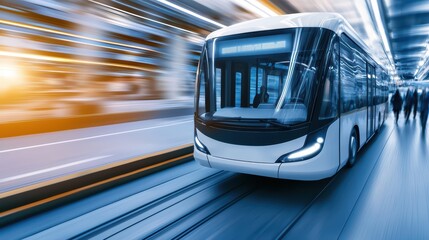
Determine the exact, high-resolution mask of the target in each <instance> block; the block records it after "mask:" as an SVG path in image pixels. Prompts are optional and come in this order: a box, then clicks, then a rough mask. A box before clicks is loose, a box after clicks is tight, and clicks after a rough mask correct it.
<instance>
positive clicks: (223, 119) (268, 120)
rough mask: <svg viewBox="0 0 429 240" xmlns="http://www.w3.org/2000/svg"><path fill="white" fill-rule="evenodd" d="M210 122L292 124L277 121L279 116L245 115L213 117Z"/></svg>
mask: <svg viewBox="0 0 429 240" xmlns="http://www.w3.org/2000/svg"><path fill="white" fill-rule="evenodd" d="M206 122H207V123H208V124H215V123H219V122H223V123H228V122H243V123H252V122H256V123H268V124H270V125H273V126H277V127H281V128H285V129H290V128H291V126H292V125H288V124H284V123H281V122H278V121H277V118H243V117H231V118H229V117H213V118H212V119H209V120H206Z"/></svg>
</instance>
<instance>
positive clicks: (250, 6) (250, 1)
mask: <svg viewBox="0 0 429 240" xmlns="http://www.w3.org/2000/svg"><path fill="white" fill-rule="evenodd" d="M234 2H235V3H236V4H237V5H240V6H241V7H243V8H245V9H247V10H249V11H251V12H253V13H256V14H257V15H259V16H261V17H270V16H278V15H279V14H278V13H277V12H275V11H273V10H271V9H270V8H269V7H267V6H265V5H264V4H262V3H260V2H259V1H258V0H235V1H234Z"/></svg>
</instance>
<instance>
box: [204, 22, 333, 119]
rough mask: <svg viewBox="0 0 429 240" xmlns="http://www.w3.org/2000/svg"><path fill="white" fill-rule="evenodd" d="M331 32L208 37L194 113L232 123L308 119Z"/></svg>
mask: <svg viewBox="0 0 429 240" xmlns="http://www.w3.org/2000/svg"><path fill="white" fill-rule="evenodd" d="M333 35H334V33H333V32H332V31H330V30H326V29H322V28H294V29H286V30H275V31H265V32H257V33H250V34H249V33H248V34H241V35H239V37H237V36H227V37H221V38H215V39H211V40H209V41H207V43H206V45H205V47H204V49H203V53H202V57H201V60H200V64H199V69H198V77H197V91H196V106H197V110H196V111H197V115H198V117H199V118H200V119H202V120H203V121H207V122H211V123H221V124H228V125H235V126H237V125H240V126H246V125H254V126H268V125H272V126H277V127H288V126H292V125H295V124H299V123H303V122H307V121H309V120H310V117H311V111H312V109H313V105H314V101H315V96H316V89H317V88H318V87H319V84H320V82H321V81H320V79H321V78H322V75H323V71H326V69H325V68H326V62H327V61H326V55H327V54H326V53H327V51H328V50H327V49H328V47H329V46H330V44H331V40H332V39H333Z"/></svg>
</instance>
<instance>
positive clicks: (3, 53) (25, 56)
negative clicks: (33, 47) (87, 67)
mask: <svg viewBox="0 0 429 240" xmlns="http://www.w3.org/2000/svg"><path fill="white" fill-rule="evenodd" d="M0 56H4V57H20V58H27V59H36V60H47V61H55V62H64V63H83V64H93V65H102V66H112V67H122V68H130V69H136V70H145V71H150V69H145V68H139V67H135V66H131V65H124V64H113V63H103V62H93V61H82V60H74V59H67V58H59V57H49V56H41V55H34V54H25V53H16V52H4V51H0Z"/></svg>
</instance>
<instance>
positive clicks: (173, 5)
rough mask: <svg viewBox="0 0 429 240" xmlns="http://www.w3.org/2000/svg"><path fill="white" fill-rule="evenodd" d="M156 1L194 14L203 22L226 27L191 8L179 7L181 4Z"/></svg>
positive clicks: (164, 0)
mask: <svg viewBox="0 0 429 240" xmlns="http://www.w3.org/2000/svg"><path fill="white" fill-rule="evenodd" d="M158 2H160V3H163V4H165V5H168V6H170V7H172V8H175V9H177V10H179V11H181V12H184V13H186V14H189V15H191V16H194V17H196V18H199V19H201V20H203V21H205V22H208V23H211V24H214V25H216V26H218V27H221V28H223V27H226V26H225V25H223V24H221V23H218V22H216V21H213V20H211V19H209V18H206V17H204V16H202V15H200V14H198V13H195V12H192V11H191V10H188V9H186V8H183V7H181V6H178V5H176V4H174V3H171V2H169V1H167V0H158Z"/></svg>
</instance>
